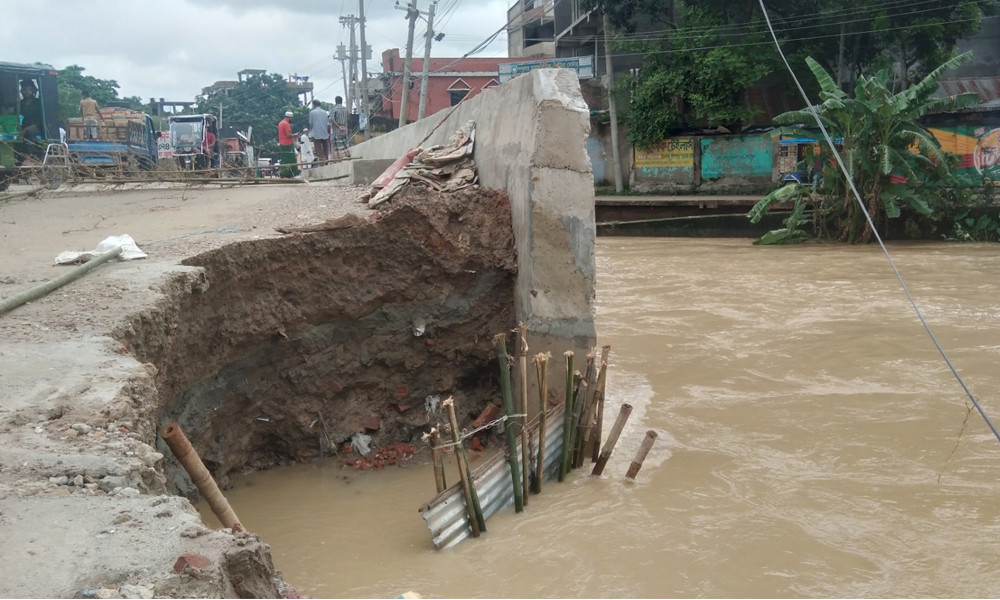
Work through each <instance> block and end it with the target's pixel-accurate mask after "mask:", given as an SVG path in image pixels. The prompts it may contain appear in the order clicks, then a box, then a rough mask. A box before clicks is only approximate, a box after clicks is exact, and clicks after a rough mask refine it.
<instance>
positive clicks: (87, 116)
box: [80, 90, 107, 140]
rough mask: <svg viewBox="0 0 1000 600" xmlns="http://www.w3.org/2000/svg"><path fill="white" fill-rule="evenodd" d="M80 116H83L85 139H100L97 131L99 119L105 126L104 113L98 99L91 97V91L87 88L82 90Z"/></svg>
mask: <svg viewBox="0 0 1000 600" xmlns="http://www.w3.org/2000/svg"><path fill="white" fill-rule="evenodd" d="M80 96H81V97H80V117H82V118H83V139H85V140H96V139H100V136H99V135H98V133H97V121H98V120H100V121H101V123H103V124H104V125H105V126H107V123H104V115H102V114H101V111H100V109H99V108H98V107H97V100H94V99H93V98H91V97H90V93H88V92H87V91H86V90H83V91H81V92H80Z"/></svg>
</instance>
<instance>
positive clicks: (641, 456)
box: [625, 429, 657, 479]
mask: <svg viewBox="0 0 1000 600" xmlns="http://www.w3.org/2000/svg"><path fill="white" fill-rule="evenodd" d="M656 437H657V436H656V432H655V431H653V430H652V429H650V430H649V431H647V432H646V437H645V438H643V440H642V443H641V444H639V450H638V452H636V453H635V458H633V459H632V464H631V465H629V468H628V473H625V479H635V476H636V475H637V474H638V473H639V469H641V468H642V461H644V460H646V455H647V454H649V449H650V448H652V447H653V442H655V441H656Z"/></svg>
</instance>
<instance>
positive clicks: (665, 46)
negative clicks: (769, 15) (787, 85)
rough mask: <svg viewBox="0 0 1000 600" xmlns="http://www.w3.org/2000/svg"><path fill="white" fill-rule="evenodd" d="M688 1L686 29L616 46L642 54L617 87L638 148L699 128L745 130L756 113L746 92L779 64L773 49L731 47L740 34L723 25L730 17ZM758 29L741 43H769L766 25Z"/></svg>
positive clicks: (747, 34) (743, 36) (741, 39)
mask: <svg viewBox="0 0 1000 600" xmlns="http://www.w3.org/2000/svg"><path fill="white" fill-rule="evenodd" d="M681 4H682V5H683V6H682V7H679V8H682V10H683V20H682V23H683V24H682V25H680V26H677V27H676V28H674V29H673V31H672V32H671V33H670V35H666V36H659V37H656V38H652V39H644V40H640V41H624V42H618V43H616V45H615V50H616V51H618V52H622V53H635V54H641V55H642V57H643V58H642V67H641V68H640V69H639V70H638V72H632V73H629V74H627V75H625V76H624V77H622V78H621V80H620V81H619V83H618V84H617V94H618V95H619V97H620V99H621V106H622V107H623V111H622V117H623V120H624V122H625V124H626V125H627V126H628V135H629V140H630V141H631V142H632V143H633V144H635V145H637V146H649V145H652V144H655V143H657V142H659V141H661V140H662V139H663V138H665V137H668V136H669V135H671V134H672V133H674V132H677V131H679V130H684V129H688V128H692V127H711V128H716V127H726V128H729V129H730V130H734V129H737V128H739V127H740V126H741V125H742V124H744V123H746V122H747V121H748V120H749V119H750V118H751V117H752V116H753V112H752V110H751V109H750V108H747V106H746V103H745V102H744V94H745V92H746V90H747V89H748V88H749V87H750V86H752V85H753V84H755V83H756V82H757V81H758V80H760V78H761V77H763V76H764V75H766V74H767V73H768V72H769V71H770V70H771V69H772V67H773V63H774V61H775V60H776V59H777V55H776V53H774V51H773V50H771V49H770V48H768V47H767V46H763V48H764V51H763V52H757V53H752V52H747V51H746V48H745V47H740V46H739V45H738V44H737V45H735V46H734V45H731V42H732V40H733V39H734V38H733V34H731V33H728V32H727V31H726V30H725V29H723V28H720V27H719V24H720V22H723V21H724V20H725V18H726V17H724V16H723V15H721V14H720V13H718V12H716V11H715V10H713V9H710V8H703V7H701V6H699V5H696V4H694V3H686V2H684V3H681ZM753 31H754V32H751V33H743V32H741V33H739V34H736V35H737V37H736V39H738V40H739V42H740V43H741V44H753V43H756V42H762V41H764V38H763V34H762V33H760V30H759V28H758V29H756V30H753Z"/></svg>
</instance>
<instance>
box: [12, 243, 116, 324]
mask: <svg viewBox="0 0 1000 600" xmlns="http://www.w3.org/2000/svg"><path fill="white" fill-rule="evenodd" d="M123 249H124V246H116V247H114V248H112V249H111V250H108V251H107V252H105V253H103V254H101V255H100V256H98V257H97V258H93V259H91V260H88V261H87V262H85V263H83V264H82V265H80V266H79V267H76V268H75V269H73V270H72V271H70V272H68V273H63V274H62V275H60V276H59V277H56V278H55V279H51V280H49V281H47V282H45V283H43V284H42V285H39V286H35V287H33V288H31V289H30V290H25V291H23V292H20V293H17V294H14V295H13V296H11V297H10V298H7V299H6V300H4V301H3V302H0V315H2V314H4V313H7V312H10V311H12V310H14V309H15V308H17V307H18V306H21V305H22V304H27V303H28V302H31V301H32V300H37V299H38V298H41V297H42V296H44V295H46V294H48V293H49V292H52V291H53V290H56V289H59V288H61V287H62V286H64V285H66V284H67V283H69V282H71V281H74V280H76V279H79V278H80V277H83V276H84V275H86V274H87V273H89V272H90V271H93V270H94V269H96V268H97V267H99V266H101V265H103V264H104V263H106V262H108V261H109V260H111V259H112V258H115V257H117V256H119V255H121V253H122V250H123Z"/></svg>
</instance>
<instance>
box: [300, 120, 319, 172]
mask: <svg viewBox="0 0 1000 600" xmlns="http://www.w3.org/2000/svg"><path fill="white" fill-rule="evenodd" d="M299 157H300V158H301V159H302V160H301V161H299V162H301V163H302V168H303V169H311V168H312V164H313V162H314V161H315V160H316V156H315V155H314V154H313V149H312V144H311V143H310V141H309V130H308V129H303V130H302V135H300V136H299Z"/></svg>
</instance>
